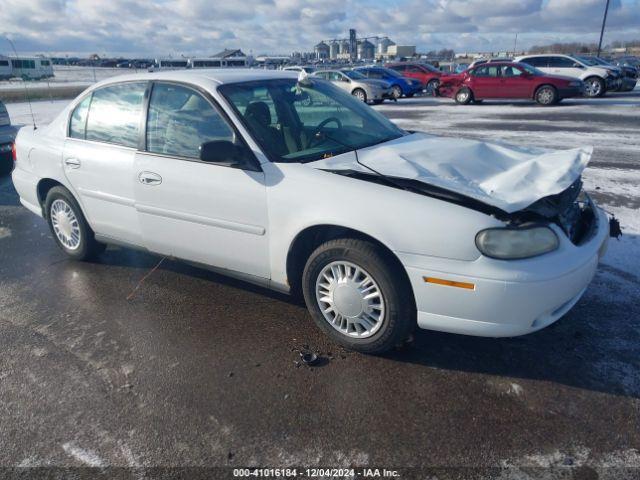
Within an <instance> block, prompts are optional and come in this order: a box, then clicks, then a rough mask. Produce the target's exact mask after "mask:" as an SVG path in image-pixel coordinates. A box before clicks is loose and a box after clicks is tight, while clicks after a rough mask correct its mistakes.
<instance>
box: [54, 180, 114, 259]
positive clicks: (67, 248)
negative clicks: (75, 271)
mask: <svg viewBox="0 0 640 480" xmlns="http://www.w3.org/2000/svg"><path fill="white" fill-rule="evenodd" d="M45 212H46V215H47V223H48V224H49V228H50V229H51V233H53V238H54V239H55V241H56V243H57V244H58V246H59V247H60V248H61V249H62V251H63V252H64V253H66V254H67V255H68V256H69V257H71V258H73V259H74V260H88V259H91V258H94V257H95V256H97V255H99V254H100V253H102V252H103V251H104V250H105V248H106V245H105V244H103V243H100V242H98V241H96V239H95V235H94V233H93V230H91V227H90V226H89V224H88V223H87V221H86V219H85V218H84V215H83V214H82V210H81V209H80V206H79V205H78V202H76V200H75V198H73V195H71V193H70V192H69V190H67V189H66V188H64V187H53V188H52V189H51V190H49V193H47V199H46V200H45Z"/></svg>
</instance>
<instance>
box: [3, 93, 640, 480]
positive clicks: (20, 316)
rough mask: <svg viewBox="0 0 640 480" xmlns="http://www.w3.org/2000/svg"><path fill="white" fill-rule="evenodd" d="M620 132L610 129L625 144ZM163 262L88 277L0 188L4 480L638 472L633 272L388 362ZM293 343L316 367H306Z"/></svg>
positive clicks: (241, 288)
mask: <svg viewBox="0 0 640 480" xmlns="http://www.w3.org/2000/svg"><path fill="white" fill-rule="evenodd" d="M429 101H430V100H427V101H425V102H429ZM441 103H442V102H441ZM398 105H400V103H399V104H398ZM425 105H426V107H425V108H432V106H431V104H430V103H425ZM436 107H437V105H435V104H434V105H433V108H434V109H435V108H436ZM478 107H479V111H480V109H481V108H485V107H484V106H478ZM498 107H499V106H492V107H489V108H490V109H491V110H486V112H491V113H490V114H491V115H492V116H494V115H495V117H492V119H490V120H491V121H499V122H501V123H502V124H504V123H508V124H509V126H508V127H504V128H505V129H506V130H508V131H517V130H518V129H520V130H521V131H525V133H526V132H529V131H530V130H531V129H529V130H527V128H528V127H527V125H530V123H528V121H527V120H526V119H521V118H518V116H517V115H516V116H515V118H512V117H507V118H500V117H499V115H500V112H499V111H498V112H497V113H494V112H495V111H496V109H498ZM579 107H580V105H576V106H569V107H567V114H572V112H573V110H571V109H574V108H579ZM442 108H449V107H448V106H446V107H442ZM385 109H386V110H387V111H386V112H385ZM381 111H383V112H384V113H387V114H388V115H389V116H390V117H392V118H394V119H397V118H400V119H402V118H404V119H405V121H406V119H409V118H410V115H412V113H406V111H407V110H405V111H404V113H403V111H402V110H401V109H400V110H399V109H398V106H396V105H388V106H383V107H382V108H381ZM452 111H453V112H454V113H453V114H456V113H455V111H454V110H452ZM531 111H532V112H533V114H534V115H535V116H536V117H538V119H540V120H543V121H544V122H551V121H552V120H553V118H552V116H550V117H549V118H544V115H546V114H545V113H540V111H539V109H537V110H531ZM525 113H526V112H525ZM442 115H445V114H444V113H443V114H442ZM505 115H507V116H508V115H512V113H510V112H506V113H505ZM421 118H423V119H424V121H427V120H428V119H429V118H428V115H425V116H424V117H421ZM421 121H422V120H421ZM572 121H573V120H572ZM607 121H608V122H609V121H611V122H613V121H615V117H614V116H612V118H611V119H608V120H607ZM629 121H632V120H629V118H628V117H627V116H620V122H622V123H621V125H620V128H621V129H626V128H627V126H626V124H624V122H629ZM574 123H576V122H574ZM547 124H549V125H553V124H552V123H547ZM592 124H593V125H595V126H594V127H593V128H594V129H598V128H599V126H598V125H597V123H594V122H591V121H590V119H589V118H584V119H583V121H582V122H581V123H580V122H577V123H576V125H577V126H579V127H580V128H584V129H587V130H588V129H589V125H592ZM613 127H615V124H613ZM501 128H503V127H501ZM471 129H472V127H471V126H469V130H471ZM478 131H479V130H478ZM594 131H595V130H594ZM583 133H584V132H583ZM584 134H588V132H587V133H584ZM634 141H635V145H636V146H637V145H638V144H640V137H638V136H636V137H635V140H632V141H631V143H632V146H633V142H634ZM634 155H635V154H633V150H632V151H631V153H629V152H628V151H627V152H626V153H622V154H621V155H620V157H619V161H620V162H621V164H624V165H630V164H632V163H633V162H632V160H631V158H632V157H633V161H635V162H637V159H638V158H637V156H635V157H634ZM602 161H603V162H605V161H606V162H609V163H611V162H614V163H615V162H616V158H613V159H612V157H611V156H608V157H607V158H606V159H604V158H603V159H602ZM637 165H638V164H637V163H635V165H634V166H633V167H632V168H637ZM613 196H614V197H615V194H614V195H613ZM159 261H160V258H159V257H157V256H154V255H150V254H146V253H141V252H136V251H133V250H128V249H123V248H116V247H109V249H108V250H107V251H106V252H105V253H104V254H103V255H102V256H101V257H100V259H99V260H98V261H96V262H93V263H76V262H72V261H69V260H67V259H66V258H65V256H64V255H63V254H62V252H61V251H60V250H58V248H57V247H56V245H55V243H54V241H53V239H52V237H51V234H50V232H49V230H48V229H47V227H46V225H45V223H44V221H43V220H42V219H40V218H37V217H36V216H34V215H33V214H31V213H29V212H28V211H27V210H26V209H25V208H23V207H21V206H20V205H19V203H18V199H17V195H16V194H15V191H14V190H13V186H12V184H11V181H10V178H9V177H2V178H0V431H1V433H2V434H1V435H0V466H1V467H4V469H5V470H0V476H2V472H3V471H4V472H5V473H6V472H7V470H6V469H7V468H8V467H16V466H21V467H46V466H57V467H86V466H91V467H105V468H106V467H113V466H120V467H133V468H134V470H135V469H137V470H135V471H137V472H138V473H139V474H140V475H142V476H144V472H145V471H146V470H145V469H146V468H150V467H229V466H232V467H233V466H236V467H237V466H265V467H286V466H324V467H348V466H360V467H365V466H370V467H378V468H383V467H386V468H407V467H414V470H411V471H407V473H406V475H405V477H401V478H409V477H410V476H411V475H415V478H427V476H426V475H427V474H426V473H419V472H421V471H422V469H430V470H429V471H431V472H433V471H434V470H433V469H436V470H435V471H436V473H433V474H432V476H431V477H429V478H440V476H442V475H444V476H456V475H467V474H476V473H478V471H477V470H474V469H478V468H480V469H483V468H487V467H507V468H506V469H505V470H492V471H491V472H492V474H493V475H495V476H498V477H500V476H501V477H503V478H538V477H545V476H548V475H557V474H561V475H568V476H565V477H562V478H598V476H600V478H607V477H608V476H611V475H614V474H615V475H616V476H620V478H638V477H637V476H636V475H640V428H639V425H640V400H639V397H640V380H639V378H640V375H639V374H640V331H639V326H640V302H638V298H639V297H638V292H639V290H640V278H639V277H638V275H637V274H634V273H633V272H628V271H625V270H624V269H619V268H616V267H613V266H607V265H604V266H603V268H601V269H600V271H599V273H598V274H597V276H596V278H595V280H594V282H593V284H592V286H591V287H590V288H589V290H588V291H587V293H586V294H585V296H584V297H583V299H582V300H581V301H580V302H579V303H578V304H577V305H576V307H575V308H574V309H573V310H572V311H571V312H570V313H569V314H567V315H566V316H565V317H564V318H563V319H561V320H560V321H559V322H557V323H556V324H554V325H552V326H551V327H549V328H546V329H544V330H542V331H540V332H538V333H535V334H531V335H528V336H524V337H519V338H512V339H490V338H474V337H466V336H460V335H452V334H444V333H436V332H426V331H420V332H417V333H416V335H415V338H414V341H413V343H412V344H410V345H408V346H406V347H405V348H403V349H401V350H397V351H394V352H392V353H390V354H387V355H384V356H365V355H360V354H356V353H351V352H348V351H345V350H343V349H341V348H339V347H337V346H335V345H334V344H332V343H330V342H329V341H328V340H327V339H326V338H325V336H324V335H322V334H321V333H320V332H319V331H318V329H317V328H316V327H315V326H314V324H313V322H312V320H311V318H310V316H309V314H308V313H307V311H306V309H305V308H304V306H302V305H300V304H299V303H297V302H296V301H294V300H292V299H290V298H289V297H287V296H284V295H280V294H277V293H274V292H271V291H268V290H265V289H262V288H258V287H255V286H252V285H249V284H245V283H243V282H240V281H236V280H231V279H228V278H225V277H223V276H220V275H217V274H214V273H211V272H209V271H206V270H202V269H198V268H195V267H192V266H189V265H186V264H183V263H179V262H177V261H173V260H170V259H165V260H164V261H162V263H161V264H160V265H159V266H158V262H159ZM154 267H157V268H155V270H154ZM145 276H146V278H145ZM142 279H144V280H143V281H142V283H140V281H141V280H142ZM495 308H496V309H499V308H500V306H499V305H496V306H495ZM305 346H308V347H309V348H310V349H312V350H314V351H315V352H316V353H317V354H318V355H320V359H321V361H320V362H319V364H318V365H316V366H313V367H309V366H307V365H305V364H303V363H301V362H300V356H299V350H300V349H301V348H303V347H305ZM549 467H552V468H549ZM27 471H28V470H27ZM140 472H142V473H140ZM216 472H217V473H213V472H210V477H209V478H222V476H223V475H230V471H229V470H221V471H216ZM480 472H484V473H483V474H487V472H488V471H484V470H480ZM14 473H15V471H14ZM527 476H529V477H527Z"/></svg>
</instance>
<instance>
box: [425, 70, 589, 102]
mask: <svg viewBox="0 0 640 480" xmlns="http://www.w3.org/2000/svg"><path fill="white" fill-rule="evenodd" d="M584 89H585V86H584V82H582V81H581V80H578V79H576V78H571V77H561V76H558V75H547V74H546V73H544V72H541V71H540V70H538V69H537V68H535V67H532V66H531V65H527V64H526V63H513V62H491V63H483V64H481V65H477V66H475V67H472V68H469V69H467V70H465V71H464V72H462V73H459V74H456V75H445V76H443V77H442V78H441V81H440V86H439V87H438V90H437V94H438V95H441V96H443V97H450V98H454V99H455V101H456V102H457V103H460V104H463V105H466V104H468V103H471V102H477V103H479V102H481V101H482V100H485V99H497V98H500V99H505V98H513V99H531V100H535V101H536V102H538V103H539V104H540V105H553V104H556V103H558V102H559V101H560V100H562V99H563V98H570V97H581V96H582V95H583V94H584Z"/></svg>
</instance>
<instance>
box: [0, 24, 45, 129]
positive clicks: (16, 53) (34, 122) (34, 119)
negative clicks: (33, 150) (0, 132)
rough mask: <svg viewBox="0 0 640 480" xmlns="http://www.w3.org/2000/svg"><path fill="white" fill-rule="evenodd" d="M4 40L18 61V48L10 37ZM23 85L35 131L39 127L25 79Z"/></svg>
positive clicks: (7, 36) (5, 36)
mask: <svg viewBox="0 0 640 480" xmlns="http://www.w3.org/2000/svg"><path fill="white" fill-rule="evenodd" d="M4 38H6V39H7V42H9V45H11V49H12V50H13V54H14V55H15V56H16V60H17V59H18V51H17V50H16V46H15V45H14V44H13V42H12V41H11V39H10V38H9V35H4ZM12 66H13V64H12ZM22 85H23V86H24V96H25V98H26V100H27V103H28V104H29V113H31V121H32V122H33V129H34V130H37V129H38V126H37V125H36V117H35V115H34V114H33V106H32V105H31V98H29V89H28V88H27V83H26V82H25V81H24V79H22Z"/></svg>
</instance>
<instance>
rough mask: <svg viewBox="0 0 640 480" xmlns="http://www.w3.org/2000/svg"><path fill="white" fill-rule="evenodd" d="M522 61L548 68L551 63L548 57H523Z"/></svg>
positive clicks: (533, 65)
mask: <svg viewBox="0 0 640 480" xmlns="http://www.w3.org/2000/svg"><path fill="white" fill-rule="evenodd" d="M521 61H522V62H524V63H528V64H529V65H531V66H532V67H542V68H546V67H547V65H548V63H549V62H548V58H547V57H530V58H523V59H522V60H521Z"/></svg>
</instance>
